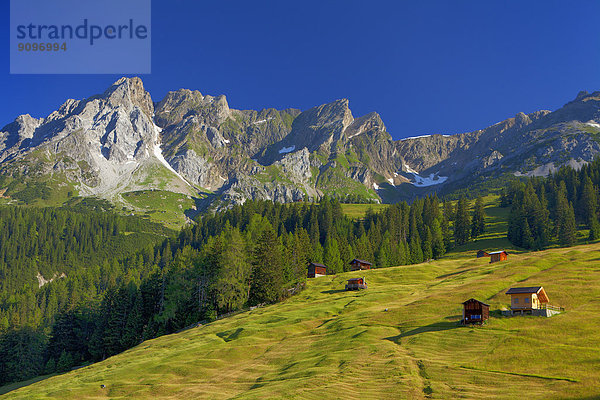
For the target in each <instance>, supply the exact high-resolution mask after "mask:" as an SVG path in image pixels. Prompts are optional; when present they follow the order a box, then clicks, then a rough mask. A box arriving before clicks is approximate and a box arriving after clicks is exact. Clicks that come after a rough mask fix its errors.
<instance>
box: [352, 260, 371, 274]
mask: <svg viewBox="0 0 600 400" xmlns="http://www.w3.org/2000/svg"><path fill="white" fill-rule="evenodd" d="M371 265H372V264H371V263H370V262H368V261H365V260H359V259H358V258H355V259H354V260H352V261H350V271H360V270H362V269H371Z"/></svg>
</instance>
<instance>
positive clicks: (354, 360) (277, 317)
mask: <svg viewBox="0 0 600 400" xmlns="http://www.w3.org/2000/svg"><path fill="white" fill-rule="evenodd" d="M488 206H490V207H489V208H487V209H486V211H487V213H488V214H489V215H490V217H492V218H491V221H490V222H491V224H490V231H489V233H488V234H486V236H484V237H483V238H481V239H480V240H478V242H475V243H470V244H468V245H466V246H464V247H462V248H460V249H458V251H457V252H456V253H452V254H450V255H449V256H448V257H446V258H444V259H443V260H439V261H435V262H431V263H424V264H420V265H413V266H402V267H394V268H388V269H380V270H372V271H363V272H353V273H345V274H341V275H338V276H327V277H324V278H318V279H313V280H310V281H309V282H308V287H307V289H306V290H305V291H304V292H302V293H301V294H299V295H297V296H295V297H293V298H291V299H288V300H287V301H285V302H283V303H280V304H277V305H272V306H268V307H265V308H261V309H256V310H253V311H249V312H244V313H240V314H238V315H235V316H233V317H229V318H225V319H222V320H220V321H216V322H213V323H211V324H207V325H205V326H202V327H199V328H194V329H191V330H188V331H185V332H182V333H180V334H175V335H169V336H164V337H161V338H158V339H155V340H151V341H147V342H144V343H142V344H141V345H139V346H138V347H136V348H134V349H131V350H129V351H127V352H125V353H123V354H121V355H118V356H115V357H112V358H110V359H108V360H106V361H104V362H101V363H98V364H95V365H91V366H89V367H85V368H82V369H80V370H76V371H73V372H71V373H69V374H65V375H60V376H55V377H51V378H49V379H47V380H45V381H43V382H38V383H35V384H32V385H31V386H28V387H24V388H21V389H19V390H16V391H14V392H11V393H9V394H8V395H6V398H17V399H21V398H22V399H29V398H36V399H38V398H40V399H43V398H61V399H62V398H67V399H68V398H72V399H78V398H148V397H156V398H173V399H174V398H198V397H200V398H215V399H220V398H233V397H235V398H248V399H262V398H302V399H305V398H306V399H311V398H320V399H322V398H348V399H352V398H356V399H359V398H360V399H367V398H373V399H380V398H423V397H427V396H430V397H433V398H482V397H492V398H494V397H495V398H516V397H517V396H520V395H521V396H522V395H523V394H527V397H528V398H592V397H593V396H595V395H598V394H599V393H600V384H599V383H598V377H599V376H600V373H599V372H597V368H596V367H597V365H598V359H599V358H600V353H599V351H598V348H597V343H599V342H600V331H599V330H598V329H597V328H598V326H600V316H599V315H598V313H597V309H599V308H600V257H598V251H600V244H592V245H585V246H578V247H574V248H568V249H551V250H547V251H544V252H538V253H523V252H519V251H516V249H515V250H513V251H512V252H511V256H510V258H509V261H507V262H502V263H496V264H489V263H487V259H476V258H474V257H473V250H474V249H477V248H484V249H493V248H507V247H508V246H507V242H506V240H505V239H502V238H500V237H499V236H500V234H501V233H502V232H505V230H506V226H505V223H503V222H502V219H504V213H506V210H503V209H499V208H494V207H492V206H493V199H490V201H489V202H488ZM359 275H362V276H366V277H367V281H368V283H369V286H370V287H369V289H368V290H366V291H361V292H348V293H347V292H344V291H342V290H341V289H343V284H344V281H345V279H347V278H348V277H350V276H359ZM514 285H523V286H525V285H543V286H544V287H545V288H546V290H547V292H548V294H549V296H550V299H551V303H552V304H554V305H561V306H563V307H566V309H567V312H566V313H564V314H562V315H559V316H555V317H553V318H541V317H515V318H505V317H501V316H500V315H499V312H497V310H499V309H501V308H503V307H506V306H507V305H508V298H507V297H508V296H506V295H504V292H505V291H506V289H507V288H508V287H510V286H514ZM470 297H476V298H478V299H480V300H483V301H486V302H488V303H489V304H490V305H491V306H492V307H491V308H492V310H496V311H493V312H492V314H493V318H492V319H491V320H490V321H489V323H488V324H486V325H484V326H482V327H462V326H460V325H459V324H458V321H459V319H460V317H461V310H462V308H461V302H462V301H464V300H466V299H468V298H470ZM386 308H387V309H388V311H387V312H386V311H384V310H385V309H386ZM102 384H104V385H106V388H105V389H102V388H100V385H102Z"/></svg>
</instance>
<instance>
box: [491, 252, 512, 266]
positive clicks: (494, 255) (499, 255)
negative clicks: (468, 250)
mask: <svg viewBox="0 0 600 400" xmlns="http://www.w3.org/2000/svg"><path fill="white" fill-rule="evenodd" d="M488 254H489V256H490V262H491V263H494V262H498V261H505V260H506V259H507V258H508V253H507V252H506V251H504V250H500V251H492V252H491V253H488Z"/></svg>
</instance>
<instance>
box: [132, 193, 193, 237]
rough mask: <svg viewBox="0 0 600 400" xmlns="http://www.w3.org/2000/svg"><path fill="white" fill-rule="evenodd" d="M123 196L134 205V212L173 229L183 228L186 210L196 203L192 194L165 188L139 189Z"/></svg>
mask: <svg viewBox="0 0 600 400" xmlns="http://www.w3.org/2000/svg"><path fill="white" fill-rule="evenodd" d="M121 197H122V198H123V200H124V201H125V202H126V203H127V205H129V206H131V207H134V210H133V213H134V214H137V215H140V216H145V217H148V218H149V219H150V220H151V221H152V222H157V223H161V224H163V225H165V226H166V227H168V228H171V229H179V228H181V227H182V226H183V225H184V224H185V211H187V210H190V209H191V208H192V207H194V205H195V202H194V199H193V198H191V196H188V195H185V194H181V193H175V192H169V191H165V190H139V191H135V192H127V193H123V194H122V195H121Z"/></svg>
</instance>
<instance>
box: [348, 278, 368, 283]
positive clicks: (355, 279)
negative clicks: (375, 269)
mask: <svg viewBox="0 0 600 400" xmlns="http://www.w3.org/2000/svg"><path fill="white" fill-rule="evenodd" d="M364 280H365V278H350V279H348V282H352V281H364Z"/></svg>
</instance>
